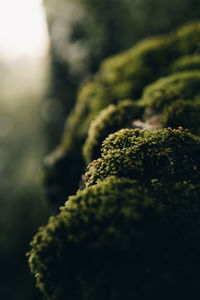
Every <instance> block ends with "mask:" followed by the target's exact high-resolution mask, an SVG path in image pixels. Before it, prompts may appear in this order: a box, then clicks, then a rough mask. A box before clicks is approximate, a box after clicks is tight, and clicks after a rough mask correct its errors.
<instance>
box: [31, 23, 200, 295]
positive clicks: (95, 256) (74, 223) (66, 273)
mask: <svg viewBox="0 0 200 300" xmlns="http://www.w3.org/2000/svg"><path fill="white" fill-rule="evenodd" d="M199 33H200V23H193V24H189V25H187V26H184V27H182V28H181V29H179V30H178V31H175V32H172V33H170V34H168V35H166V36H160V37H156V38H153V37H152V38H149V39H145V40H143V41H142V42H140V43H138V44H137V45H135V46H134V47H133V48H132V49H130V50H128V51H126V52H124V53H121V54H119V55H117V56H114V57H111V58H109V59H107V60H105V61H104V62H103V63H102V64H101V66H100V70H99V72H98V73H97V74H96V75H95V76H93V77H92V78H90V79H88V80H87V81H85V82H84V83H83V84H82V86H81V87H80V89H79V93H78V98H77V103H76V105H75V108H74V110H73V111H72V112H71V114H70V116H69V117H68V119H67V122H66V127H65V132H64V135H63V139H62V142H61V144H60V145H59V146H58V148H57V149H56V151H55V152H54V153H53V154H51V155H50V156H49V157H48V158H47V159H46V170H45V172H46V173H45V174H44V181H45V183H46V188H47V192H48V193H49V198H50V200H51V202H52V204H53V205H55V206H58V205H61V204H62V203H64V201H66V200H67V201H66V202H65V204H64V206H61V207H60V212H59V213H58V214H57V215H56V216H54V217H51V218H50V219H49V222H48V224H47V225H46V226H43V227H41V228H40V229H39V232H38V233H37V234H36V235H35V237H34V239H33V241H32V243H31V247H32V249H31V250H30V252H29V253H28V257H29V265H30V268H31V272H32V273H33V274H35V277H36V281H37V286H38V287H39V288H40V290H41V291H42V294H43V296H44V297H45V299H49V300H62V299H69V300H77V299H79V300H94V299H95V300H102V299H111V300H122V299H126V300H132V299H139V300H143V299H147V298H149V299H155V300H160V299H164V300H168V299H179V298H181V299H188V298H192V299H195V298H196V297H197V298H199V295H200V288H199V267H200V266H199V251H200V242H199V224H200V217H199V216H200V202H199V195H200V182H199V178H200V136H199V135H200V121H199V113H200V92H199V86H200V69H199V58H198V56H197V50H198V47H199V41H200V38H199V36H200V35H199ZM166 127H167V128H166ZM183 127H184V128H183ZM189 129H190V130H189ZM82 151H83V154H84V158H85V161H86V162H87V163H89V165H88V167H87V170H86V172H85V174H84V175H83V176H82V179H81V173H83V170H84V160H83V158H82V154H81V152H82ZM94 159H95V160H94ZM81 180H82V181H81ZM78 182H81V185H80V186H81V188H82V190H78V191H77V192H76V190H77V185H78ZM68 193H73V194H74V195H73V196H69V197H68V199H67V197H66V195H67V194H68ZM55 199H56V201H55Z"/></svg>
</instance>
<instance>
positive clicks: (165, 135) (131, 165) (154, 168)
mask: <svg viewBox="0 0 200 300" xmlns="http://www.w3.org/2000/svg"><path fill="white" fill-rule="evenodd" d="M101 152H102V157H101V158H99V159H97V160H94V161H93V162H92V163H91V164H90V165H89V167H88V172H87V173H86V174H85V181H86V184H87V185H91V184H95V183H97V182H98V181H99V180H104V179H105V178H106V177H108V176H113V175H114V176H117V177H127V178H129V179H137V180H141V181H142V182H143V183H146V184H148V183H149V182H150V181H151V180H152V179H158V180H159V181H161V182H163V184H168V183H170V182H171V183H174V182H178V181H190V182H193V183H196V182H198V181H199V176H200V138H199V137H197V136H194V135H192V134H191V133H190V132H188V130H183V129H182V128H180V129H173V130H172V129H171V128H167V129H158V130H141V129H121V130H120V131H117V132H115V133H113V134H111V135H109V136H108V137H107V138H106V139H105V141H104V142H103V145H102V150H101Z"/></svg>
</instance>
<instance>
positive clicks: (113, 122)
mask: <svg viewBox="0 0 200 300" xmlns="http://www.w3.org/2000/svg"><path fill="white" fill-rule="evenodd" d="M142 111H143V108H142V107H140V106H139V105H138V104H137V103H134V102H133V101H131V100H125V101H122V102H119V104H118V105H116V106H115V105H109V106H108V107H107V108H105V109H104V110H102V111H101V112H100V113H99V115H98V116H97V118H96V119H95V120H94V121H93V122H92V123H91V125H90V128H89V131H88V138H87V140H86V142H85V144H84V147H83V153H84V157H85V160H86V162H87V163H89V162H91V161H92V160H93V159H96V158H98V157H99V156H100V153H101V152H100V150H101V144H102V142H103V140H104V139H105V138H106V137H107V136H108V135H109V134H110V133H113V132H115V131H117V130H119V129H121V128H131V127H132V123H133V121H134V120H135V119H138V118H140V116H141V114H142Z"/></svg>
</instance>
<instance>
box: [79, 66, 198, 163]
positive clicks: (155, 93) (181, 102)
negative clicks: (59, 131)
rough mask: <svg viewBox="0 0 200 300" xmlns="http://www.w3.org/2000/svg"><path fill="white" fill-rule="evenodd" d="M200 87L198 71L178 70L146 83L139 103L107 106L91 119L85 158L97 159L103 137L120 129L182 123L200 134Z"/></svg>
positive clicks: (121, 103) (167, 125) (175, 125)
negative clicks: (148, 83) (151, 82)
mask: <svg viewBox="0 0 200 300" xmlns="http://www.w3.org/2000/svg"><path fill="white" fill-rule="evenodd" d="M199 86H200V71H199V70H198V71H197V70H190V71H184V72H178V73H175V74H171V75H169V76H166V77H163V78H160V79H158V80H157V81H155V83H153V84H151V85H149V86H147V87H146V88H145V89H144V92H143V95H142V97H141V99H139V100H138V101H137V102H135V101H131V100H129V101H128V102H127V101H120V102H119V103H118V105H115V106H114V105H110V106H108V107H107V108H106V109H104V110H102V111H101V112H100V113H99V115H98V116H97V117H96V118H95V120H94V121H93V122H91V125H90V127H89V131H88V138H87V139H86V142H85V145H84V147H83V152H84V157H85V159H86V161H87V162H90V161H92V160H94V159H96V158H98V157H99V156H100V149H101V144H102V142H103V139H105V138H106V136H108V135H109V134H110V133H113V132H114V131H117V130H119V129H121V128H135V127H139V128H146V129H158V128H164V127H172V128H178V127H180V126H182V127H184V128H187V129H190V131H191V132H192V133H194V134H196V135H200V118H199V115H200V90H199ZM124 108H126V110H125V109H124Z"/></svg>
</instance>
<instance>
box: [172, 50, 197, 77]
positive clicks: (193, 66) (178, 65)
mask: <svg viewBox="0 0 200 300" xmlns="http://www.w3.org/2000/svg"><path fill="white" fill-rule="evenodd" d="M189 70H190V71H191V70H200V55H199V54H198V55H197V54H196V55H195V54H194V55H188V56H183V57H180V58H178V59H177V60H175V61H174V63H173V64H172V65H171V66H170V73H171V72H172V73H173V72H183V71H189Z"/></svg>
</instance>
